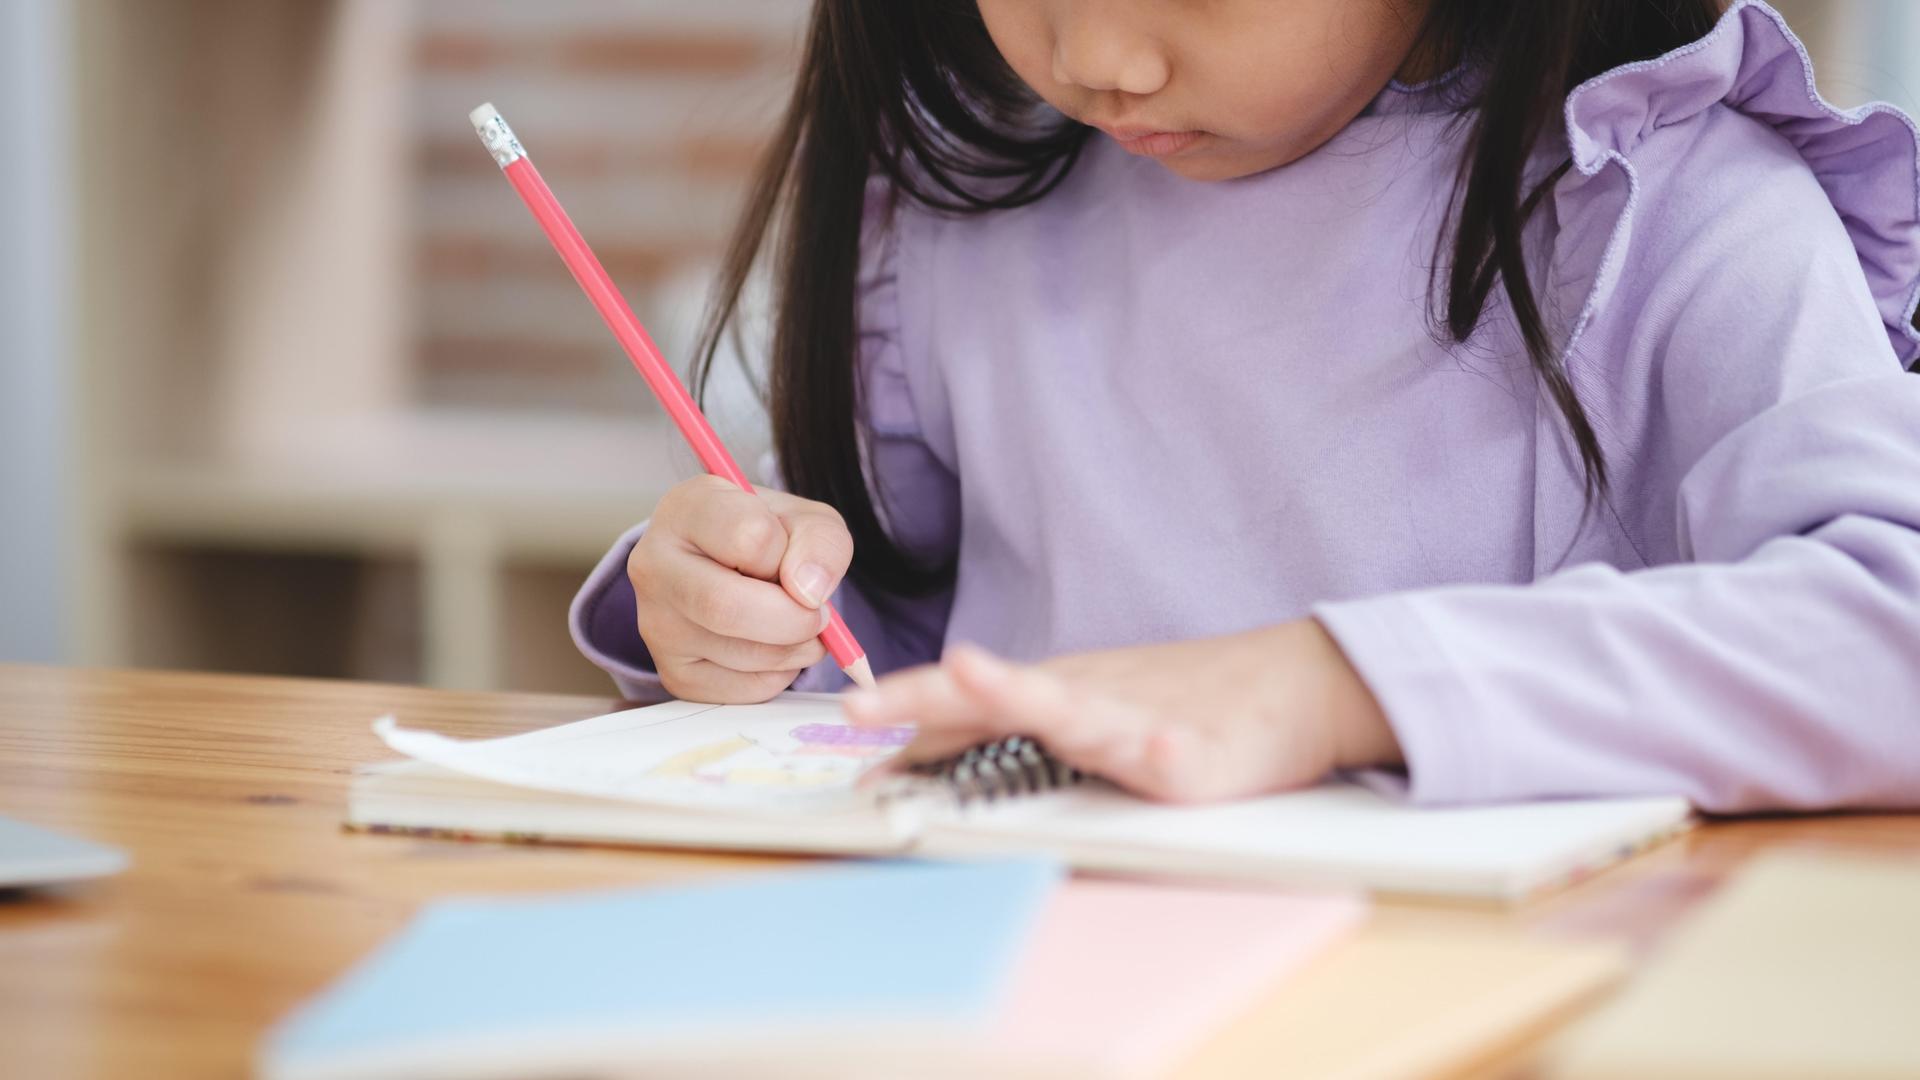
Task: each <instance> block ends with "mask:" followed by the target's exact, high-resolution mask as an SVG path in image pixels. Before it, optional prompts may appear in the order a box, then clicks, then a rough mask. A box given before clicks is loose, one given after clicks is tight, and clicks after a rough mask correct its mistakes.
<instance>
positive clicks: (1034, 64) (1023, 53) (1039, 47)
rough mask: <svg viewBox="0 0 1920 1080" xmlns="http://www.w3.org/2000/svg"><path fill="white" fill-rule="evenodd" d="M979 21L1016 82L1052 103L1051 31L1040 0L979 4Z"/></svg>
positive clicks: (994, 0)
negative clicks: (1018, 78)
mask: <svg viewBox="0 0 1920 1080" xmlns="http://www.w3.org/2000/svg"><path fill="white" fill-rule="evenodd" d="M903 2H924V0H903ZM980 21H981V22H983V23H985V24H986V27H987V36H988V37H990V38H992V39H993V45H994V48H996V49H998V50H999V51H1000V57H1001V59H1003V60H1005V61H1006V62H1007V66H1008V67H1010V68H1012V69H1013V73H1014V74H1015V75H1018V76H1019V77H1020V81H1021V82H1024V83H1026V84H1027V86H1028V87H1030V88H1031V89H1032V90H1033V91H1034V92H1035V93H1037V94H1040V95H1041V96H1042V97H1047V98H1048V99H1049V100H1052V97H1051V95H1052V93H1053V89H1054V87H1053V31H1052V29H1051V24H1050V23H1049V21H1048V17H1047V10H1046V4H1045V3H1043V2H1042V0H980Z"/></svg>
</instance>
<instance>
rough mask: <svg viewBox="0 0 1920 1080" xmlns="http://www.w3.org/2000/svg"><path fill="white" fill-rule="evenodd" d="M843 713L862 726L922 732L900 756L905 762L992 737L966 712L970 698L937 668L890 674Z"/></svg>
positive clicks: (853, 697)
mask: <svg viewBox="0 0 1920 1080" xmlns="http://www.w3.org/2000/svg"><path fill="white" fill-rule="evenodd" d="M841 708H842V711H843V712H845V713H846V716H847V719H848V721H849V722H851V723H853V724H854V725H855V726H858V727H899V726H905V725H912V726H914V727H916V728H917V729H918V730H917V732H916V733H915V735H914V738H913V741H912V742H910V743H908V744H907V746H906V747H905V748H904V749H903V750H902V751H901V752H900V754H899V760H900V761H901V762H902V763H908V764H910V763H914V762H922V761H932V760H935V759H938V758H942V757H948V756H951V755H953V754H956V753H958V752H960V751H961V750H964V749H966V748H967V747H969V746H972V745H974V744H975V743H978V742H980V741H982V740H983V739H984V738H986V731H987V728H986V725H985V723H984V719H983V718H982V717H980V716H978V715H977V714H976V715H966V714H964V713H963V712H962V711H961V710H962V709H969V708H970V706H969V705H968V703H967V700H966V698H965V695H963V694H961V693H960V692H959V691H958V690H957V689H955V688H954V687H953V685H952V679H951V677H950V676H949V675H948V673H947V672H946V671H945V670H944V669H943V668H941V667H938V666H934V665H929V666H926V667H920V668H913V669H911V670H908V671H904V672H899V673H896V674H893V675H889V676H887V677H886V678H884V679H882V680H880V685H879V686H878V687H877V688H875V689H873V690H858V691H854V692H852V693H849V694H845V695H843V696H842V697H841Z"/></svg>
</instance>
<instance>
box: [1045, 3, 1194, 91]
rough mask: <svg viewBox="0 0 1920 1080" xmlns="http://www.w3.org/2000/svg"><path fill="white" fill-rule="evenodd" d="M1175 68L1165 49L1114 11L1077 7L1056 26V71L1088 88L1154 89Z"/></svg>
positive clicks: (1056, 74)
mask: <svg viewBox="0 0 1920 1080" xmlns="http://www.w3.org/2000/svg"><path fill="white" fill-rule="evenodd" d="M1171 74H1172V72H1171V71H1170V69H1169V66H1168V63H1167V56H1166V53H1165V51H1164V50H1163V49H1162V48H1161V45H1160V43H1159V42H1158V41H1156V40H1154V39H1153V37H1151V36H1150V35H1147V34H1143V33H1139V32H1137V31H1134V30H1130V29H1128V28H1127V27H1125V26H1122V25H1119V20H1118V19H1116V18H1114V17H1113V16H1112V15H1111V14H1110V13H1109V14H1106V15H1105V17H1103V16H1102V15H1101V14H1096V13H1092V12H1084V11H1083V12H1076V13H1074V14H1073V15H1071V16H1069V17H1068V18H1066V19H1065V20H1063V21H1062V22H1061V23H1060V24H1059V25H1058V26H1056V27H1055V28H1054V38H1053V77H1054V80H1055V81H1056V82H1061V83H1067V84H1070V85H1073V86H1081V87H1085V88H1086V89H1088V90H1118V91H1120V92H1121V93H1126V94H1151V93H1154V92H1156V91H1158V90H1159V89H1160V88H1161V87H1163V86H1165V85H1167V79H1168V77H1169V76H1170V75H1171Z"/></svg>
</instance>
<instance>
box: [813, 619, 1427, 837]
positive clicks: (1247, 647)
mask: <svg viewBox="0 0 1920 1080" xmlns="http://www.w3.org/2000/svg"><path fill="white" fill-rule="evenodd" d="M846 711H847V715H848V716H849V717H850V718H851V719H852V720H853V722H854V723H857V724H862V725H872V726H884V725H891V724H918V725H919V726H920V734H919V736H918V737H917V738H916V739H915V740H914V742H913V745H911V746H909V747H908V748H907V750H906V752H905V754H904V755H903V760H905V761H926V760H933V759H938V758H942V757H945V756H947V755H949V754H952V753H955V752H957V751H959V750H962V749H965V748H966V747H968V746H972V745H974V744H976V743H980V742H985V741H987V740H991V739H997V738H1000V737H1002V736H1006V735H1015V734H1019V735H1031V736H1033V737H1035V738H1037V739H1039V740H1040V742H1041V743H1042V744H1044V745H1045V746H1046V747H1047V749H1048V751H1050V752H1051V753H1052V754H1053V755H1054V756H1055V757H1058V758H1060V759H1061V760H1063V761H1065V762H1067V763H1069V764H1071V765H1075V766H1078V767H1079V768H1081V769H1084V770H1086V771H1088V772H1091V773H1097V774H1099V775H1100V776H1103V777H1105V778H1106V779H1108V780H1111V781H1113V782H1114V783H1116V784H1119V785H1121V786H1123V787H1127V788H1130V789H1132V790H1134V791H1136V792H1138V793H1140V794H1142V795H1145V796H1147V797H1149V798H1155V799H1163V800H1167V801H1170V802H1203V801H1208V800H1215V799H1232V798H1239V797H1242V796H1250V795H1259V794H1264V793H1267V792H1274V791H1282V790H1286V789H1288V788H1295V787H1301V786H1304V785H1307V784H1311V783H1313V782H1315V781H1317V780H1319V779H1320V778H1322V777H1324V776H1325V775H1327V774H1328V773H1329V772H1332V771H1333V770H1335V769H1344V768H1357V767H1361V766H1367V765H1391V764H1398V763H1399V762H1400V761H1401V760H1402V759H1401V753H1400V746H1399V743H1398V742H1397V741H1396V740H1395V738H1394V734H1393V730H1392V729H1391V728H1390V727H1389V726H1388V725H1387V722H1386V718H1385V716H1384V715H1382V713H1381V711H1380V706H1379V703H1378V702H1376V701H1375V700H1374V698H1373V695H1372V694H1371V693H1370V692H1369V691H1368V690H1367V688H1366V686H1365V685H1364V684H1363V683H1362V682H1361V681H1360V677H1359V675H1358V674H1357V673H1356V672H1355V671H1354V670H1353V667H1352V665H1350V664H1348V663H1347V660H1346V657H1345V656H1343V655H1342V654H1341V652H1340V649H1339V647H1338V646H1337V645H1335V644H1334V642H1333V639H1332V638H1331V637H1329V636H1328V635H1327V633H1326V631H1325V630H1323V629H1321V627H1320V624H1319V623H1317V622H1314V621H1312V620H1310V619H1308V620H1301V621H1298V622H1291V623H1285V624H1282V625H1280V626H1275V627H1270V628H1266V629H1261V630H1255V631H1250V632H1247V633H1244V634H1234V635H1231V636H1228V637H1221V638H1212V639H1208V640H1204V641H1186V642H1177V643H1174V644H1170V645H1147V646H1140V647H1135V648H1128V649H1112V650H1108V651H1104V652H1093V653H1082V654H1079V655H1076V656H1065V657H1060V658H1058V659H1054V660H1049V661H1046V662H1044V663H1039V664H1014V663H1009V662H1008V661H1005V660H1001V659H998V658H996V657H994V656H992V655H990V654H988V653H986V652H984V651H982V650H980V649H977V648H973V647H970V646H965V645H960V646H955V647H954V648H952V649H949V650H948V651H947V656H946V658H945V660H943V661H942V662H941V663H940V664H938V665H934V666H929V667H921V668H915V669H913V670H910V671H903V672H900V673H898V674H895V675H891V676H888V677H887V678H884V679H882V680H880V685H879V688H878V689H876V690H871V691H865V692H855V693H852V694H849V695H848V696H847V698H846Z"/></svg>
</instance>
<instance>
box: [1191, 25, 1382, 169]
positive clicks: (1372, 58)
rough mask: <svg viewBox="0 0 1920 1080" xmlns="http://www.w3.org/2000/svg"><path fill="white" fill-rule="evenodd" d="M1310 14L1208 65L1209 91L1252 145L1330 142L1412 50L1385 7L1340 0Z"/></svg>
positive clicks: (1225, 52)
mask: <svg viewBox="0 0 1920 1080" xmlns="http://www.w3.org/2000/svg"><path fill="white" fill-rule="evenodd" d="M1302 14H1305V13H1302ZM1312 14H1313V15H1314V16H1315V17H1313V18H1311V19H1307V18H1300V19H1296V20H1289V21H1288V23H1287V24H1286V25H1284V26H1282V25H1274V26H1271V27H1269V28H1268V29H1269V30H1270V32H1269V33H1266V34H1262V35H1248V36H1247V37H1246V38H1243V39H1242V42H1241V43H1240V44H1239V45H1238V46H1237V47H1234V48H1232V49H1230V50H1222V51H1221V52H1220V53H1218V54H1216V56H1217V62H1216V63H1215V64H1212V65H1209V69H1208V71H1207V75H1206V80H1207V90H1208V91H1209V94H1210V96H1211V97H1212V98H1213V100H1215V101H1217V102H1220V103H1221V104H1222V105H1224V106H1225V108H1224V109H1223V110H1222V111H1221V113H1220V115H1222V116H1223V117H1228V118H1231V122H1233V123H1234V124H1235V126H1236V127H1238V128H1239V134H1240V135H1241V136H1242V137H1244V138H1245V139H1247V140H1248V141H1250V142H1264V143H1271V144H1276V145H1280V144H1298V143H1300V142H1302V141H1309V142H1315V143H1316V144H1317V141H1321V140H1324V139H1326V138H1328V137H1331V136H1332V135H1333V134H1334V133H1335V132H1337V131H1338V130H1339V129H1340V128H1341V127H1342V126H1344V125H1345V124H1346V122H1347V121H1349V120H1351V119H1352V118H1353V117H1354V116H1355V115H1357V114H1358V113H1359V111H1360V110H1361V109H1363V108H1365V107H1366V104H1367V102H1369V101H1371V100H1373V98H1374V96H1375V95H1376V94H1378V93H1379V92H1380V90H1381V89H1382V88H1383V87H1384V86H1386V84H1387V82H1388V81H1389V80H1390V79H1392V77H1393V73H1394V70H1395V69H1396V68H1398V67H1399V65H1400V63H1401V60H1402V58H1403V57H1404V56H1405V54H1406V52H1407V50H1408V48H1410V47H1411V36H1412V35H1411V31H1410V29H1409V28H1408V26H1407V25H1406V23H1405V20H1404V19H1402V18H1399V17H1394V16H1392V15H1391V14H1390V12H1389V11H1388V10H1387V8H1386V6H1385V5H1374V4H1363V3H1357V2H1353V0H1340V5H1339V6H1338V7H1335V8H1327V9H1323V10H1320V11H1316V12H1313V13H1312ZM1255 37H1258V39H1259V40H1257V41H1255V40H1252V39H1253V38H1255ZM1310 148H1311V147H1307V149H1310Z"/></svg>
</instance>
